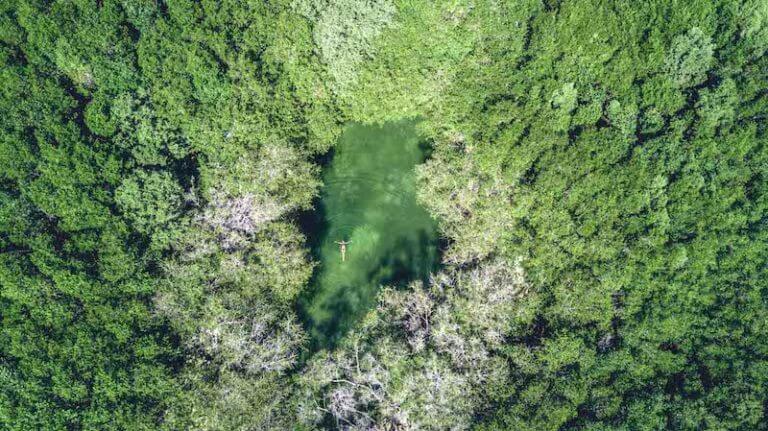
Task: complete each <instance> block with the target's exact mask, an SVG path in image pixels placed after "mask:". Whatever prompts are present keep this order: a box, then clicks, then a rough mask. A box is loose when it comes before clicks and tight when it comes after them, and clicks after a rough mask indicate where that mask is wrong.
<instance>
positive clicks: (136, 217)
mask: <svg viewBox="0 0 768 431" xmlns="http://www.w3.org/2000/svg"><path fill="white" fill-rule="evenodd" d="M181 194H182V188H181V186H180V185H179V183H178V182H176V180H175V179H174V178H173V177H172V176H171V175H170V174H169V173H168V172H153V171H143V170H140V171H137V172H135V173H134V174H133V175H131V176H130V177H128V178H126V179H125V180H123V182H122V184H120V186H119V187H118V188H117V190H115V203H116V204H117V206H118V208H119V209H120V211H121V212H122V213H123V215H124V216H125V218H126V219H128V220H130V222H131V224H132V225H133V228H134V229H135V230H136V231H137V232H140V233H142V234H146V235H149V236H155V234H156V231H157V230H167V229H168V227H169V224H170V223H171V222H172V221H173V220H174V219H175V218H177V217H178V216H179V214H180V212H181V203H182V197H181Z"/></svg>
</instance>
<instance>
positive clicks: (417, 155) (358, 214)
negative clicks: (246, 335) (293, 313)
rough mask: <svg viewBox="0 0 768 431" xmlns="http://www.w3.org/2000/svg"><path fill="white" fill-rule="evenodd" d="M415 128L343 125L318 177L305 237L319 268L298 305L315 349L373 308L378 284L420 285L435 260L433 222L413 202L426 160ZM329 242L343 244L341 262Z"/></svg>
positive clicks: (405, 124) (330, 341)
mask: <svg viewBox="0 0 768 431" xmlns="http://www.w3.org/2000/svg"><path fill="white" fill-rule="evenodd" d="M421 143H422V142H421V140H420V139H419V137H418V135H417V133H416V128H415V122H413V121H403V122H397V123H389V124H386V125H384V126H380V127H379V126H364V125H359V124H352V125H349V126H347V128H346V129H345V131H344V133H343V134H342V136H341V138H340V141H339V143H338V144H337V145H336V146H335V147H334V150H333V154H332V155H331V159H330V162H329V163H328V164H327V165H326V167H325V169H324V172H323V183H324V186H323V190H322V193H321V196H320V199H319V200H318V202H317V204H316V211H315V212H314V213H313V214H311V215H310V216H309V217H308V219H307V220H305V222H304V225H305V232H306V233H307V236H308V238H309V241H310V244H311V245H312V248H313V253H314V256H315V259H316V260H317V261H318V262H319V266H318V269H317V271H316V274H315V277H314V281H313V283H312V286H311V288H310V290H309V292H308V294H307V295H306V296H305V297H304V298H303V300H302V303H301V305H300V308H301V314H302V315H303V317H304V320H305V323H306V325H307V327H308V329H309V332H310V335H311V337H312V345H313V347H314V348H315V349H317V348H322V347H330V346H332V345H333V343H334V342H335V341H336V340H338V338H339V337H341V336H342V335H343V334H344V333H345V332H346V331H347V330H348V329H349V328H350V327H351V326H353V325H354V324H355V323H356V322H357V321H358V320H359V319H360V318H361V317H362V316H363V315H364V314H365V313H366V312H367V311H368V310H370V309H371V308H372V307H373V306H374V305H375V300H376V293H377V291H378V290H379V288H380V286H381V285H397V286H403V285H405V284H407V283H408V282H409V281H411V280H415V279H425V278H427V277H428V275H429V273H430V272H431V271H433V270H434V269H435V268H436V266H437V264H438V262H439V256H438V252H437V250H438V247H437V231H436V227H435V224H434V222H433V220H432V219H431V218H430V217H429V215H428V214H427V213H426V211H425V210H424V209H423V208H422V207H421V206H419V205H418V204H417V203H416V197H415V173H414V167H415V166H416V165H417V164H419V163H421V162H423V161H424V159H425V158H426V156H427V151H428V150H427V147H426V146H424V145H420V144H421ZM337 241H348V242H349V245H348V246H347V251H346V261H342V256H341V252H340V246H339V245H338V244H337V243H336V242H337Z"/></svg>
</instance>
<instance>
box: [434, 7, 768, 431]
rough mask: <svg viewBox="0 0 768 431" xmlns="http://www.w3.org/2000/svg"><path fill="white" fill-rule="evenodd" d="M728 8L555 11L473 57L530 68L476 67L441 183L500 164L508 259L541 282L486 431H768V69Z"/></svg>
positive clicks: (494, 170)
mask: <svg viewBox="0 0 768 431" xmlns="http://www.w3.org/2000/svg"><path fill="white" fill-rule="evenodd" d="M745 7H747V6H745ZM606 8H611V10H612V11H611V12H610V13H609V12H608V11H607V10H606ZM734 9H738V7H737V6H735V5H731V4H730V3H729V2H723V3H722V4H711V3H710V2H696V3H692V4H686V5H679V6H676V7H672V6H670V5H668V2H658V3H657V4H654V5H645V6H644V7H643V8H635V7H633V6H628V5H627V4H624V5H623V6H619V5H615V4H612V3H611V2H597V1H596V2H591V3H585V2H561V3H560V4H559V6H558V7H557V10H556V11H546V10H542V11H539V12H538V13H536V14H535V15H534V16H533V17H532V19H531V21H530V26H531V28H530V33H529V34H528V35H527V36H526V37H527V40H526V41H525V43H527V44H528V45H529V47H530V48H529V50H528V51H525V52H523V53H522V55H521V54H520V53H518V52H515V51H514V50H512V51H509V50H507V49H506V48H501V47H500V48H498V49H495V47H492V46H491V47H488V48H487V49H488V50H478V51H477V52H475V53H473V56H475V57H480V58H482V57H484V56H486V57H489V58H493V59H495V63H498V64H500V65H509V64H521V66H520V69H519V70H515V71H509V70H508V68H505V67H499V68H498V69H497V68H495V67H494V66H493V65H488V66H486V65H478V66H475V67H472V68H470V67H467V68H465V70H466V73H463V74H462V75H461V79H460V80H459V81H458V82H457V84H456V86H455V88H454V89H452V90H451V91H452V94H451V96H450V97H449V98H448V99H447V101H446V103H445V105H440V109H442V110H444V111H445V112H441V118H445V117H448V118H456V119H457V120H458V121H457V122H456V124H455V125H452V126H451V127H450V129H449V131H450V132H449V136H457V135H460V136H462V137H464V139H463V146H465V147H470V146H471V148H472V149H473V150H472V153H471V154H470V155H469V156H463V155H460V154H457V150H456V144H455V142H452V141H449V140H446V139H444V138H441V137H438V154H437V156H436V160H450V161H451V162H448V166H447V167H444V168H442V169H445V170H449V169H454V170H455V169H456V168H455V167H451V166H456V165H457V164H458V165H459V166H460V165H462V164H468V163H471V162H470V161H469V160H477V161H481V160H489V161H493V162H497V161H498V157H499V154H506V157H508V158H507V159H505V160H504V161H503V162H502V165H501V174H499V173H498V172H499V171H498V169H499V168H498V167H497V165H496V164H495V163H492V162H490V163H486V162H483V163H480V164H478V162H474V164H473V166H479V167H480V173H475V175H489V176H493V175H502V176H504V177H506V178H507V180H506V181H510V182H512V184H513V186H512V190H511V192H510V193H509V199H510V200H511V201H512V209H511V211H512V214H513V220H512V226H514V227H513V228H512V230H511V231H508V232H504V233H502V232H498V233H497V235H499V236H502V237H504V236H506V237H508V238H509V240H508V241H505V242H500V243H499V245H498V248H497V253H502V254H504V255H509V256H514V255H518V254H521V255H523V256H525V257H526V260H525V261H524V262H525V263H524V266H525V268H526V270H527V271H528V276H529V277H530V279H529V280H530V282H531V284H532V286H534V293H532V294H531V295H530V297H529V298H527V301H528V303H529V304H530V305H529V306H530V307H534V310H536V311H535V316H534V318H533V319H532V320H529V319H528V318H526V319H523V320H520V321H519V322H518V323H517V325H518V326H517V330H516V331H515V335H514V336H513V337H511V339H510V343H509V344H508V345H507V346H506V347H505V349H504V351H505V355H506V356H507V357H508V358H509V361H510V365H511V367H512V370H513V371H512V376H511V377H510V379H509V380H508V381H504V382H500V389H501V390H502V392H504V393H506V395H505V396H503V397H498V398H496V410H495V413H492V414H490V416H489V417H488V420H489V422H488V424H487V425H486V426H485V427H486V428H488V429H537V430H539V429H660V428H667V429H704V428H715V429H762V428H761V427H764V423H765V420H764V415H765V402H766V400H765V393H766V388H768V373H766V369H768V368H767V367H768V356H766V353H768V350H766V347H765V343H764V341H761V340H765V339H766V336H767V335H768V334H767V333H766V329H767V328H766V326H765V317H766V306H767V304H766V292H768V290H767V289H768V286H766V283H765V271H766V265H767V264H768V261H766V256H768V254H767V253H768V249H767V248H766V244H767V243H766V238H767V235H768V229H766V228H768V226H767V225H766V224H765V214H766V211H768V207H766V200H765V195H766V193H767V192H768V190H767V189H766V188H765V185H766V183H765V177H766V173H767V170H768V164H767V163H766V160H768V159H767V158H768V151H766V143H768V136H766V130H765V127H764V124H763V119H764V117H765V112H766V111H765V104H764V102H765V91H764V89H765V72H764V71H765V68H766V65H767V64H768V63H766V59H765V57H756V56H748V57H743V56H740V55H738V54H736V52H738V50H739V48H741V47H743V45H742V42H738V43H736V44H734V43H733V41H734V40H738V37H740V36H738V35H741V34H744V33H743V29H742V27H741V26H742V25H743V21H742V20H740V19H739V18H737V17H736V16H733V15H731V13H730V12H727V11H732V10H734ZM662 17H663V18H662ZM619 23H621V24H620V25H621V28H622V30H619V27H618V26H619ZM510 27H512V25H511V24H510ZM488 31H503V30H502V29H501V28H500V27H497V28H494V29H493V30H490V29H489V30H488ZM553 40H557V43H556V44H553V43H552V42H551V41H553ZM521 42H522V41H521ZM598 42H599V49H598V45H597V44H598ZM744 43H747V41H745V42H744ZM606 52H607V53H610V55H609V56H604V55H603V54H604V53H606ZM521 61H522V63H521ZM466 63H467V64H470V65H472V64H473V63H472V57H470V58H468V59H467V60H466ZM592 64H601V65H602V66H601V67H600V68H594V67H592V66H591V65H592ZM759 70H762V71H763V72H758V71H759ZM756 74H757V76H756ZM758 76H759V77H758ZM756 80H763V85H762V86H755V83H756ZM502 83H503V85H499V84H502ZM574 83H575V84H574ZM596 89H598V91H595V90H596ZM468 95H473V97H475V99H474V100H475V102H474V105H472V109H467V104H466V103H463V101H464V100H466V99H467V97H468ZM548 95H551V96H548ZM582 95H583V96H582ZM460 101H462V102H460ZM758 106H760V107H759V108H758ZM596 110H598V111H597V112H595V111H596ZM441 126H442V127H444V126H443V125H442V124H440V123H439V122H437V121H436V122H435V128H437V129H438V130H439V128H440V127H441ZM521 131H524V132H522V133H521ZM505 149H506V151H505ZM442 154H445V155H442ZM486 155H488V156H487V157H486ZM437 171H439V169H438V170H437ZM435 181H436V180H435V179H434V176H432V177H428V178H425V182H426V183H427V185H429V184H433V183H435ZM502 190H503V189H502ZM448 198H449V197H448V196H446V197H444V198H440V197H438V198H436V200H437V201H440V199H448ZM433 199H435V198H433ZM477 205H479V204H476V207H478V206H477ZM478 208H479V207H478ZM470 210H471V209H470ZM471 217H481V215H473V216H471ZM470 220H471V218H470ZM463 223H464V224H466V223H467V222H466V221H465V222H463ZM456 229H457V230H458V231H461V230H462V229H461V226H460V225H458V226H457V227H456ZM456 238H457V241H459V240H460V242H459V243H457V244H456V245H454V247H461V248H465V247H471V246H472V244H471V243H468V242H465V241H464V240H463V238H462V237H461V236H460V235H459V236H457V237H456ZM490 412H491V411H489V413H490Z"/></svg>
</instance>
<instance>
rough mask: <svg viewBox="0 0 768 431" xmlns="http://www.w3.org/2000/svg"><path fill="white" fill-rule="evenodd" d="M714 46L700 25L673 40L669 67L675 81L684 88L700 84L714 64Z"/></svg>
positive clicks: (668, 59)
mask: <svg viewBox="0 0 768 431" xmlns="http://www.w3.org/2000/svg"><path fill="white" fill-rule="evenodd" d="M713 50H714V46H713V45H712V42H711V40H710V38H709V37H708V36H707V35H706V34H704V32H703V31H701V29H700V28H698V27H693V28H692V29H690V30H689V31H688V32H687V33H685V34H681V35H678V36H676V37H675V38H674V39H673V40H672V46H671V47H670V48H669V54H668V57H667V69H668V72H669V74H670V76H671V78H672V80H673V81H674V83H675V84H676V85H677V86H679V87H682V88H686V87H692V86H695V85H699V84H701V83H702V82H704V80H705V79H706V73H707V71H708V70H709V68H710V67H711V66H712V61H713V54H714V52H713Z"/></svg>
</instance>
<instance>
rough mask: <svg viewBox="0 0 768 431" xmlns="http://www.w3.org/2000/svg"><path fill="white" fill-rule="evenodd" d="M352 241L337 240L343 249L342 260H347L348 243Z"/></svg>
mask: <svg viewBox="0 0 768 431" xmlns="http://www.w3.org/2000/svg"><path fill="white" fill-rule="evenodd" d="M351 242H352V241H336V244H338V245H339V249H340V250H341V261H342V262H345V261H346V260H347V244H349V243H351Z"/></svg>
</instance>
